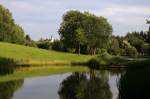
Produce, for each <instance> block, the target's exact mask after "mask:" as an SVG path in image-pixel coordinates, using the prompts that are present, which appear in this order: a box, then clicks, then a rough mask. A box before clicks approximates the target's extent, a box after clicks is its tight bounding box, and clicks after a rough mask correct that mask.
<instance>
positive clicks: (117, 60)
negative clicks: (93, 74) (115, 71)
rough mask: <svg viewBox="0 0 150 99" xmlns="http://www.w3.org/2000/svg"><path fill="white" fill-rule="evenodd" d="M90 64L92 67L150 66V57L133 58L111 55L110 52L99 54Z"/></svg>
mask: <svg viewBox="0 0 150 99" xmlns="http://www.w3.org/2000/svg"><path fill="white" fill-rule="evenodd" d="M88 65H89V67H90V68H95V69H99V68H101V67H102V68H103V67H106V68H107V67H111V68H120V67H123V68H132V67H133V68H139V67H145V66H150V58H148V57H147V58H145V57H144V58H142V57H138V58H135V57H134V58H132V57H121V56H111V55H109V54H108V53H105V54H103V55H99V56H98V57H94V58H92V59H91V60H90V61H89V62H88Z"/></svg>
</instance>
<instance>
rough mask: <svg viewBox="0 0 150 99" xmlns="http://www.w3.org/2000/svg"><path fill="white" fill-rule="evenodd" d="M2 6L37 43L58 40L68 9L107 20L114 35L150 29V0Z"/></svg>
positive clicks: (22, 0) (58, 0) (32, 1)
mask: <svg viewBox="0 0 150 99" xmlns="http://www.w3.org/2000/svg"><path fill="white" fill-rule="evenodd" d="M0 4H2V5H4V6H5V7H7V8H8V9H9V10H10V11H11V12H12V15H13V17H14V19H15V21H16V23H17V24H19V25H21V26H22V27H23V29H24V30H25V32H26V33H27V34H29V35H30V36H31V37H32V38H33V39H34V40H38V39H40V38H41V37H43V38H49V37H50V36H51V35H52V36H53V37H54V38H58V37H59V35H58V33H57V31H58V29H59V26H60V23H61V21H62V15H63V14H64V13H65V12H66V11H69V10H79V11H82V12H83V11H89V12H91V13H94V14H96V15H98V16H104V17H106V18H107V19H108V21H109V22H110V23H111V24H112V26H113V34H114V35H125V34H126V33H127V32H128V31H135V30H136V31H140V30H147V28H148V25H146V24H145V19H146V18H147V17H149V16H150V0H0Z"/></svg>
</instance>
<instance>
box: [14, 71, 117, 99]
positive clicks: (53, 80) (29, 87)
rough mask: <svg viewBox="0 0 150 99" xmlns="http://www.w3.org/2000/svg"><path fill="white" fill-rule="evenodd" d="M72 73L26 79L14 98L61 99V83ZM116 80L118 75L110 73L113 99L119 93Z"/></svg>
mask: <svg viewBox="0 0 150 99" xmlns="http://www.w3.org/2000/svg"><path fill="white" fill-rule="evenodd" d="M70 75H71V73H66V74H60V75H52V76H47V77H36V78H29V79H25V80H24V84H23V86H22V87H21V88H20V89H19V90H18V91H16V92H15V94H14V97H13V99H59V96H58V89H59V86H60V83H61V82H62V81H63V80H64V79H65V78H67V77H68V76H70ZM116 80H117V76H115V75H110V73H109V82H108V83H109V85H110V88H111V91H112V93H113V99H116V98H117V95H118V90H117V87H116Z"/></svg>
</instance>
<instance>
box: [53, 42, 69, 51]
mask: <svg viewBox="0 0 150 99" xmlns="http://www.w3.org/2000/svg"><path fill="white" fill-rule="evenodd" d="M52 49H53V50H56V51H66V48H65V46H64V44H63V42H61V41H60V40H55V41H54V42H53V43H52Z"/></svg>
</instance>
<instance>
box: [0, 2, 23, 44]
mask: <svg viewBox="0 0 150 99" xmlns="http://www.w3.org/2000/svg"><path fill="white" fill-rule="evenodd" d="M24 40H25V38H24V31H23V29H22V28H21V27H20V26H19V25H17V24H15V22H14V19H13V18H12V15H11V13H10V12H9V10H8V9H6V8H4V7H3V6H2V5H0V41H4V42H10V43H18V44H24Z"/></svg>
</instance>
